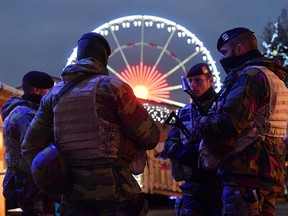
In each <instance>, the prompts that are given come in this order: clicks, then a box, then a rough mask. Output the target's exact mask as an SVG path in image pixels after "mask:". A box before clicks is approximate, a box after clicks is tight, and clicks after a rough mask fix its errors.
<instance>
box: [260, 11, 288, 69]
mask: <svg viewBox="0 0 288 216" xmlns="http://www.w3.org/2000/svg"><path fill="white" fill-rule="evenodd" d="M263 34H264V37H263V42H262V46H263V47H264V52H263V54H264V55H265V56H267V57H269V58H272V59H275V60H279V61H281V62H282V64H283V65H284V66H286V68H287V67H288V13H287V10H286V9H282V12H281V14H280V15H279V16H278V18H277V20H276V21H270V22H268V23H267V25H266V26H265V27H264V32H263Z"/></svg>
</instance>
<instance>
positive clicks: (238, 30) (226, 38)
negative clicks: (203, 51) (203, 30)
mask: <svg viewBox="0 0 288 216" xmlns="http://www.w3.org/2000/svg"><path fill="white" fill-rule="evenodd" d="M243 32H251V33H254V32H252V31H250V30H249V29H247V28H243V27H238V28H233V29H230V30H228V31H225V32H224V33H222V34H221V35H220V37H219V39H218V41H217V49H218V50H219V51H220V49H221V47H222V46H223V45H224V44H225V43H226V42H228V41H229V40H230V39H232V38H234V37H235V36H237V35H239V34H240V33H243Z"/></svg>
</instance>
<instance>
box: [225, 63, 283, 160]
mask: <svg viewBox="0 0 288 216" xmlns="http://www.w3.org/2000/svg"><path fill="white" fill-rule="evenodd" d="M250 68H257V69H259V70H261V71H262V72H263V73H264V74H265V75H266V77H267V80H268V83H269V87H270V101H269V104H266V105H264V106H263V107H261V108H259V109H257V110H256V112H255V114H254V118H253V120H252V121H251V122H250V128H249V130H247V131H249V132H248V133H244V134H243V135H242V136H240V137H239V138H238V139H237V147H236V148H235V149H233V150H232V151H231V152H230V153H229V155H231V154H236V153H237V152H241V151H242V150H243V149H245V148H246V147H247V146H249V145H250V144H252V143H254V142H255V141H256V140H257V139H259V138H260V139H262V140H263V141H264V140H265V139H266V137H280V138H284V137H285V135H286V124H287V119H288V89H287V88H286V86H285V84H284V82H283V81H282V80H280V79H279V77H278V76H277V75H276V74H274V73H273V72H272V71H271V70H269V69H268V68H266V67H263V66H253V67H250ZM270 147H272V146H267V148H270ZM274 148H276V146H274Z"/></svg>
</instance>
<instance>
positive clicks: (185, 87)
mask: <svg viewBox="0 0 288 216" xmlns="http://www.w3.org/2000/svg"><path fill="white" fill-rule="evenodd" d="M181 84H182V90H183V91H184V92H186V93H187V94H189V95H190V97H191V99H192V100H193V102H194V104H195V105H196V107H197V109H198V110H199V112H200V114H201V115H206V114H207V113H206V111H205V110H204V106H203V104H201V103H200V101H199V100H198V98H197V97H196V96H195V95H194V93H193V91H192V89H191V88H190V86H189V85H188V83H187V79H186V77H185V76H181Z"/></svg>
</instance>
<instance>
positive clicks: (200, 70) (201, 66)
mask: <svg viewBox="0 0 288 216" xmlns="http://www.w3.org/2000/svg"><path fill="white" fill-rule="evenodd" d="M201 74H204V75H205V74H210V75H212V72H211V70H210V68H209V66H208V64H206V63H198V64H196V65H194V66H193V67H192V68H191V69H190V70H189V71H188V73H187V76H186V77H187V78H189V77H192V76H197V75H201Z"/></svg>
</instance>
